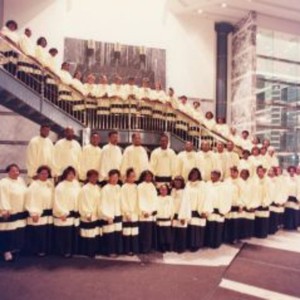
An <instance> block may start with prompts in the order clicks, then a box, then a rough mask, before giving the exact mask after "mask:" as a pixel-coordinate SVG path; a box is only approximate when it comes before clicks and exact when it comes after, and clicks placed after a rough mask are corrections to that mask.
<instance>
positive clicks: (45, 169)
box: [36, 165, 52, 178]
mask: <svg viewBox="0 0 300 300" xmlns="http://www.w3.org/2000/svg"><path fill="white" fill-rule="evenodd" d="M42 171H47V172H48V178H52V174H51V169H50V167H48V166H46V165H43V166H40V167H38V169H37V170H36V174H40V173H41V172H42Z"/></svg>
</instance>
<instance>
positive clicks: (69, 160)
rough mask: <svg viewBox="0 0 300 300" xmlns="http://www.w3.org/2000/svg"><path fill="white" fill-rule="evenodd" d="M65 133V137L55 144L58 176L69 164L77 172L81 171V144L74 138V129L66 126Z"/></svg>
mask: <svg viewBox="0 0 300 300" xmlns="http://www.w3.org/2000/svg"><path fill="white" fill-rule="evenodd" d="M64 135H65V137H64V138H63V139H61V140H59V141H58V142H57V143H56V144H55V146H54V160H55V167H56V168H57V171H56V174H57V175H58V176H60V175H61V174H62V172H63V170H64V169H65V168H66V167H68V166H72V167H73V168H74V169H75V170H76V172H78V171H79V160H80V155H81V146H80V144H79V143H78V142H77V141H76V140H75V138H74V129H73V128H72V127H66V128H65V131H64Z"/></svg>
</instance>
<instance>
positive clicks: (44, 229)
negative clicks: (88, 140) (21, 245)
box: [25, 166, 54, 256]
mask: <svg viewBox="0 0 300 300" xmlns="http://www.w3.org/2000/svg"><path fill="white" fill-rule="evenodd" d="M36 174H37V180H35V181H33V182H32V183H31V185H30V186H29V188H28V190H27V193H26V202H25V207H26V210H27V211H28V218H27V228H26V231H27V241H26V244H27V245H28V246H27V250H28V251H29V253H32V254H36V255H38V256H45V255H46V254H49V253H51V251H52V238H53V235H52V234H53V213H52V210H53V199H54V186H53V183H52V182H51V181H50V180H49V179H50V178H51V170H50V168H49V167H48V166H39V167H38V169H37V172H36Z"/></svg>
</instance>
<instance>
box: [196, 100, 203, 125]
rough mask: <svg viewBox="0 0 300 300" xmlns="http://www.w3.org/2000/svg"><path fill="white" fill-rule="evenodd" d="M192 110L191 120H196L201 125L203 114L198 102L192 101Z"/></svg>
mask: <svg viewBox="0 0 300 300" xmlns="http://www.w3.org/2000/svg"><path fill="white" fill-rule="evenodd" d="M193 108H194V111H193V118H194V119H195V120H197V121H198V122H200V123H203V120H204V114H203V111H202V109H201V102H200V101H194V102H193Z"/></svg>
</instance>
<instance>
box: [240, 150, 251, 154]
mask: <svg viewBox="0 0 300 300" xmlns="http://www.w3.org/2000/svg"><path fill="white" fill-rule="evenodd" d="M246 153H247V154H248V155H251V152H250V151H249V150H243V152H242V154H243V155H244V154H246Z"/></svg>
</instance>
